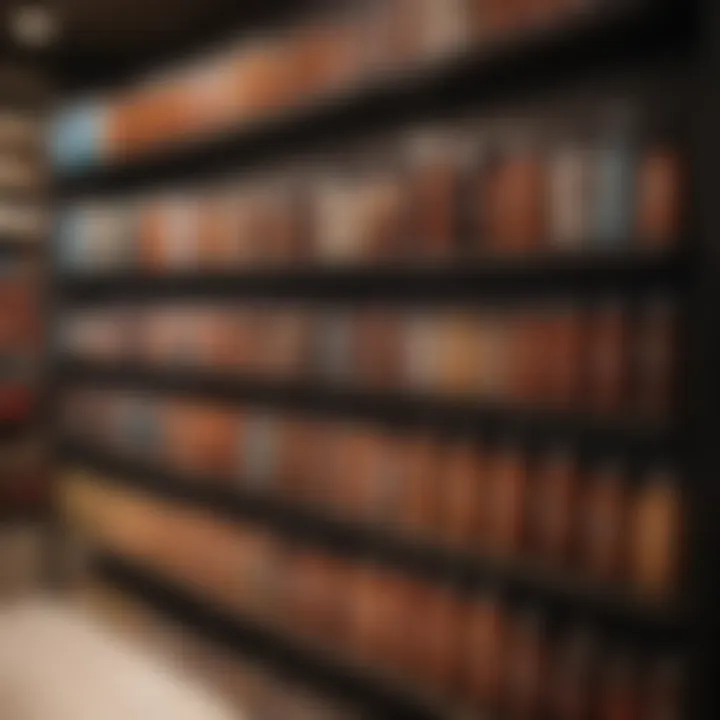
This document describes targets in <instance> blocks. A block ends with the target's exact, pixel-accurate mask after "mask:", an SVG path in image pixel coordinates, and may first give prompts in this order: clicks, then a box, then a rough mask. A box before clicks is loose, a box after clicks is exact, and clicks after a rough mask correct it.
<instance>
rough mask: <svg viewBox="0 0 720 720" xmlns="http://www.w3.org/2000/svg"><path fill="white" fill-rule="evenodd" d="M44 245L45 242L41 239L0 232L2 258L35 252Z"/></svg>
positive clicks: (0, 256)
mask: <svg viewBox="0 0 720 720" xmlns="http://www.w3.org/2000/svg"><path fill="white" fill-rule="evenodd" d="M43 247H45V244H44V243H42V242H40V241H39V240H31V239H26V238H18V237H17V236H13V235H7V234H2V233H0V258H2V257H3V256H7V255H18V254H35V253H37V252H38V251H39V250H40V249H41V248H43Z"/></svg>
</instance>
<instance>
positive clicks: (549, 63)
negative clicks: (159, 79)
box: [57, 0, 687, 199]
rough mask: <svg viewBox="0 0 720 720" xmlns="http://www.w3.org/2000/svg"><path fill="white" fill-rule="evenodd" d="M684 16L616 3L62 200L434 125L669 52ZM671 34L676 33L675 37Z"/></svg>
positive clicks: (103, 178) (118, 168) (172, 153)
mask: <svg viewBox="0 0 720 720" xmlns="http://www.w3.org/2000/svg"><path fill="white" fill-rule="evenodd" d="M686 15H687V13H684V12H683V8H682V4H681V3H678V2H675V1H674V0H655V1H653V0H638V1H636V2H617V3H611V4H610V5H609V7H608V8H606V9H603V10H602V11H599V12H594V13H588V14H586V15H582V16H578V17H576V18H574V19H573V20H572V21H568V22H564V23H562V24H560V25H558V26H557V27H554V28H550V29H547V30H543V31H536V32H533V33H532V34H531V35H529V36H528V35H524V36H522V37H516V38H514V39H511V40H508V41H506V42H502V43H498V44H497V45H495V46H491V47H487V46H485V47H483V48H479V49H477V50H474V51H471V52H464V53H462V54H459V55H455V56H453V57H451V58H449V59H447V60H445V61H442V62H437V63H434V64H432V65H428V64H425V65H421V66H420V67H418V68H415V69H414V70H413V71H403V72H396V73H393V74H391V75H389V76H386V78H385V79H384V80H383V81H382V82H375V83H369V84H364V85H361V86H359V87H355V88H353V89H349V90H347V91H345V92H342V93H338V94H336V95H334V96H332V97H327V98H325V99H324V100H323V101H322V102H313V103H312V104H310V105H307V106H302V107H299V108H295V109H293V110H291V111H288V112H284V113H280V114H277V115H275V116H272V117H270V118H266V119H263V120H260V121H257V122H253V123H250V124H240V125H235V126H233V127H232V128H230V129H228V130H226V131H223V132H220V133H216V134H212V135H207V136H203V137H198V138H194V139H193V140H191V141H190V140H188V141H184V142H182V143H178V144H174V145H172V146H171V147H164V148H157V149H156V150H155V151H153V152H151V153H146V154H144V155H143V156H141V157H138V158H136V159H126V160H125V161H122V162H119V163H115V164H107V165H104V166H97V167H94V168H91V169H88V170H86V171H84V172H78V173H75V174H72V175H70V174H68V175H66V176H64V177H61V178H60V179H59V180H58V183H57V190H58V192H59V194H60V195H61V196H63V197H64V198H66V199H67V198H73V197H78V196H84V195H107V194H113V193H120V192H123V191H130V190H138V189H142V188H146V187H153V186H157V185H160V186H167V185H169V184H172V183H182V182H184V181H187V180H188V179H193V180H197V179H206V178H217V177H219V176H222V175H225V174H230V173H232V172H233V171H236V170H239V169H240V168H241V167H250V166H252V165H253V164H255V163H259V162H261V161H263V160H266V159H268V158H272V157H276V156H278V155H285V154H291V153H293V152H297V151H299V150H301V149H307V147H308V146H309V145H313V144H322V143H328V142H332V141H337V140H338V139H340V137H341V136H342V135H345V134H349V135H352V134H354V133H357V132H359V131H362V132H368V131H369V132H373V131H377V130H378V129H382V128H388V127H389V126H395V127H396V126H399V125H401V124H402V123H403V122H406V121H408V120H409V119H417V118H420V119H428V120H430V119H433V118H436V117H437V114H438V109H439V108H442V109H443V110H442V112H443V114H447V113H448V112H453V111H454V110H455V109H457V108H460V107H464V106H466V105H467V104H468V103H472V104H473V105H474V106H477V105H478V104H481V105H482V106H487V105H489V104H491V103H493V102H497V101H500V102H502V101H503V100H504V99H507V97H508V95H511V96H513V95H517V94H518V93H523V92H524V90H525V89H527V90H528V91H531V90H533V89H535V88H537V86H538V84H540V83H542V82H543V81H547V80H548V79H554V78H557V77H563V76H566V75H568V74H569V75H571V76H572V75H575V74H577V72H578V71H585V70H586V69H591V68H593V67H597V66H599V67H604V66H605V65H606V64H608V63H609V62H610V61H611V60H617V59H619V58H623V57H625V56H628V57H632V56H641V57H644V56H647V55H648V54H652V52H653V51H657V52H659V53H664V52H667V50H668V48H669V47H670V44H671V43H677V38H678V37H679V36H682V33H681V32H679V31H678V28H679V27H680V26H679V25H678V23H679V22H681V21H682V20H683V19H684V18H685V17H686ZM670 30H672V32H669V31H670Z"/></svg>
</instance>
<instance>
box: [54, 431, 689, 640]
mask: <svg viewBox="0 0 720 720" xmlns="http://www.w3.org/2000/svg"><path fill="white" fill-rule="evenodd" d="M60 455H61V457H62V459H63V460H64V462H65V463H66V464H70V465H72V466H79V467H84V468H88V469H91V470H94V471H95V472H97V473H99V475H98V476H97V478H96V481H98V482H103V483H111V484H115V485H120V486H122V487H130V488H134V489H137V490H140V491H142V492H145V493H150V494H152V495H155V496H158V497H161V498H163V499H165V500H170V501H173V502H178V503H181V504H185V505H189V506H192V507H195V508H198V509H200V510H202V511H205V512H210V513H212V514H214V515H216V516H218V517H220V518H225V519H231V520H241V521H244V522H250V523H253V524H260V525H262V526H264V527H271V528H272V529H273V531H275V532H277V533H280V534H282V535H284V536H286V537H288V538H289V539H290V540H298V539H299V540H301V541H303V542H306V543H308V544H311V545H314V546H317V547H321V548H323V549H325V550H327V551H328V552H330V553H334V554H339V555H341V556H344V557H351V558H357V559H359V560H361V561H370V562H374V563H378V564H382V565H385V566H388V567H392V568H394V569H396V570H399V571H401V572H405V573H408V574H410V575H414V576H416V577H419V578H424V579H426V580H429V581H431V582H434V583H441V584H443V585H446V584H448V583H449V584H452V585H453V586H454V587H456V588H457V589H458V590H459V591H461V592H463V593H467V592H469V593H472V592H473V591H477V590H478V588H482V587H487V586H488V585H490V586H493V587H498V588H500V589H501V590H502V591H503V592H504V593H505V595H506V597H507V598H508V599H509V600H511V601H512V602H514V603H516V604H523V603H529V604H532V605H533V606H541V607H543V608H544V610H545V612H546V613H547V615H548V617H552V618H555V619H559V620H561V621H563V622H567V620H568V618H572V617H582V618H583V619H584V620H587V619H588V618H592V619H593V620H594V621H595V622H597V623H599V624H600V625H601V626H602V627H603V628H604V629H605V630H606V631H607V632H609V633H611V634H616V635H618V636H620V637H633V638H636V639H637V640H638V641H639V642H640V643H642V644H643V645H645V646H648V645H659V646H661V647H672V646H673V645H675V644H676V643H677V642H678V640H679V638H680V637H681V635H682V633H683V632H684V622H685V621H684V619H683V613H682V611H681V609H680V607H679V605H678V604H677V603H670V602H666V603H662V602H652V601H649V600H646V599H644V598H642V597H640V596H638V595H636V594H635V593H633V592H631V591H629V590H626V589H624V588H621V587H617V588H613V587H611V586H607V585H602V584H598V583H595V582H593V581H591V580H586V579H583V578H582V577H578V576H573V574H572V573H569V572H563V571H557V570H553V569H549V568H547V567H544V566H540V565H537V564H533V563H528V562H523V561H520V560H513V559H502V558H497V557H492V556H487V555H477V556H476V555H469V554H467V553H462V552H459V551H454V550H451V549H446V548H442V547H440V546H437V545H431V544H428V543H427V542H423V541H419V540H417V539H409V538H403V537H399V536H397V535H396V534H395V533H392V532H390V531H388V530H387V529H382V528H377V527H372V526H364V525H361V524H360V523H358V522H352V521H347V520H343V519H339V518H336V517H331V516H330V515H329V514H328V512H327V511H319V510H312V509H309V508H307V507H301V506H298V505H296V504H294V503H290V502H288V501H286V500H283V499H279V498H277V497H272V496H269V495H260V494H258V493H252V492H249V491H247V490H242V489H235V488H232V487H230V482H229V481H227V480H226V481H222V480H220V479H218V478H207V477H206V478H201V477H197V476H188V475H184V474H182V473H178V472H173V471H171V470H168V469H165V468H163V467H160V466H158V465H157V464H156V463H154V462H149V461H143V460H135V459H130V458H127V457H123V456H122V455H121V454H119V453H117V452H112V451H110V450H104V449H103V448H100V447H98V446H93V445H92V444H89V443H80V442H77V441H75V442H72V441H67V442H65V443H63V444H62V445H61V448H60Z"/></svg>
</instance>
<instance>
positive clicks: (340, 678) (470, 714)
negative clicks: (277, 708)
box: [93, 554, 485, 720]
mask: <svg viewBox="0 0 720 720" xmlns="http://www.w3.org/2000/svg"><path fill="white" fill-rule="evenodd" d="M93 571H94V573H95V574H96V575H97V576H98V577H99V578H100V579H101V580H102V581H103V582H104V583H106V584H108V585H110V586H114V587H116V588H117V589H119V590H121V591H123V592H124V593H129V594H131V595H134V596H136V597H138V598H140V599H141V600H142V601H143V602H144V603H146V604H147V605H149V606H151V607H153V608H154V609H156V610H158V611H160V612H162V613H163V614H165V615H167V616H168V617H170V618H171V619H173V620H175V621H176V622H178V623H180V624H182V625H183V626H185V627H187V628H189V629H190V630H192V631H193V632H196V633H199V634H200V635H202V636H204V637H205V638H207V639H208V640H211V641H213V642H215V643H218V644H219V645H221V646H223V647H226V648H229V649H232V650H233V651H235V652H237V653H238V654H239V655H241V656H244V657H247V658H251V659H252V660H253V661H254V662H256V663H258V664H260V665H265V666H269V667H271V668H272V670H273V672H274V673H276V674H277V675H279V676H281V677H282V676H284V677H286V678H288V679H291V680H293V681H295V682H297V681H300V682H303V683H305V684H307V685H308V686H309V687H312V688H313V689H316V690H318V691H320V692H322V693H324V694H325V695H327V696H328V697H329V698H332V699H336V700H341V701H343V702H344V703H348V704H352V706H353V707H357V708H358V709H359V710H360V711H361V712H363V713H367V716H368V717H372V718H374V719H378V720H379V719H382V718H387V719H388V720H426V719H427V720H441V719H442V720H466V719H467V720H470V718H473V719H474V720H485V718H484V716H483V715H481V714H479V713H478V711H477V710H474V711H470V710H466V709H464V708H449V707H447V706H443V704H442V703H441V702H440V701H436V700H435V699H434V698H425V697H422V693H421V692H420V691H419V690H415V691H413V690H411V689H410V688H406V687H403V686H401V685H399V684H397V683H395V682H393V681H390V680H388V679H387V678H383V677H381V676H378V675H377V674H374V673H373V672H372V671H370V670H368V669H363V668H361V667H358V666H354V665H352V664H350V663H347V662H341V661H339V660H338V658H335V657H333V656H331V655H330V654H328V653H326V652H323V651H321V650H318V649H315V648H313V647H311V646H310V645H308V644H305V643H302V642H300V641H298V640H296V639H293V638H288V637H287V636H285V635H282V634H281V633H279V632H278V631H276V630H273V629H270V628H267V627H264V626H262V625H259V624H258V623H257V622H255V621H253V620H252V619H251V618H248V617H242V616H238V615H237V614H232V615H230V614H229V613H227V612H224V611H222V610H219V609H217V608H216V607H215V606H213V605H212V604H210V603H208V602H206V601H203V600H201V599H199V598H197V597H193V596H192V595H191V594H189V593H188V592H187V591H186V590H185V589H183V588H181V587H179V586H178V585H176V584H174V583H172V582H167V581H166V580H164V579H160V578H158V577H157V576H156V575H155V574H154V573H152V572H150V571H148V570H146V569H144V568H141V567H139V566H137V565H136V564H134V563H132V562H130V561H127V560H125V559H122V558H119V557H117V556H114V555H111V554H102V555H99V556H97V557H96V558H95V560H94V563H93Z"/></svg>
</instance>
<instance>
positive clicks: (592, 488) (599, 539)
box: [577, 466, 628, 582]
mask: <svg viewBox="0 0 720 720" xmlns="http://www.w3.org/2000/svg"><path fill="white" fill-rule="evenodd" d="M586 483H587V485H586V487H585V488H584V489H583V495H584V500H583V503H582V512H581V513H580V515H579V516H578V518H577V521H578V522H579V523H580V531H581V536H582V539H583V541H582V551H581V559H582V561H583V562H582V566H583V568H586V569H587V571H588V572H589V573H590V574H591V575H592V576H593V577H595V578H596V579H598V580H602V581H604V582H616V581H618V580H620V579H621V578H622V576H623V570H624V568H623V551H624V542H625V541H624V538H625V532H626V528H627V513H628V494H627V489H626V487H625V477H624V475H623V473H622V471H621V469H620V468H619V467H616V466H606V467H604V468H601V469H600V470H597V471H595V472H593V473H592V474H591V475H590V476H588V477H587V480H586Z"/></svg>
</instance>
